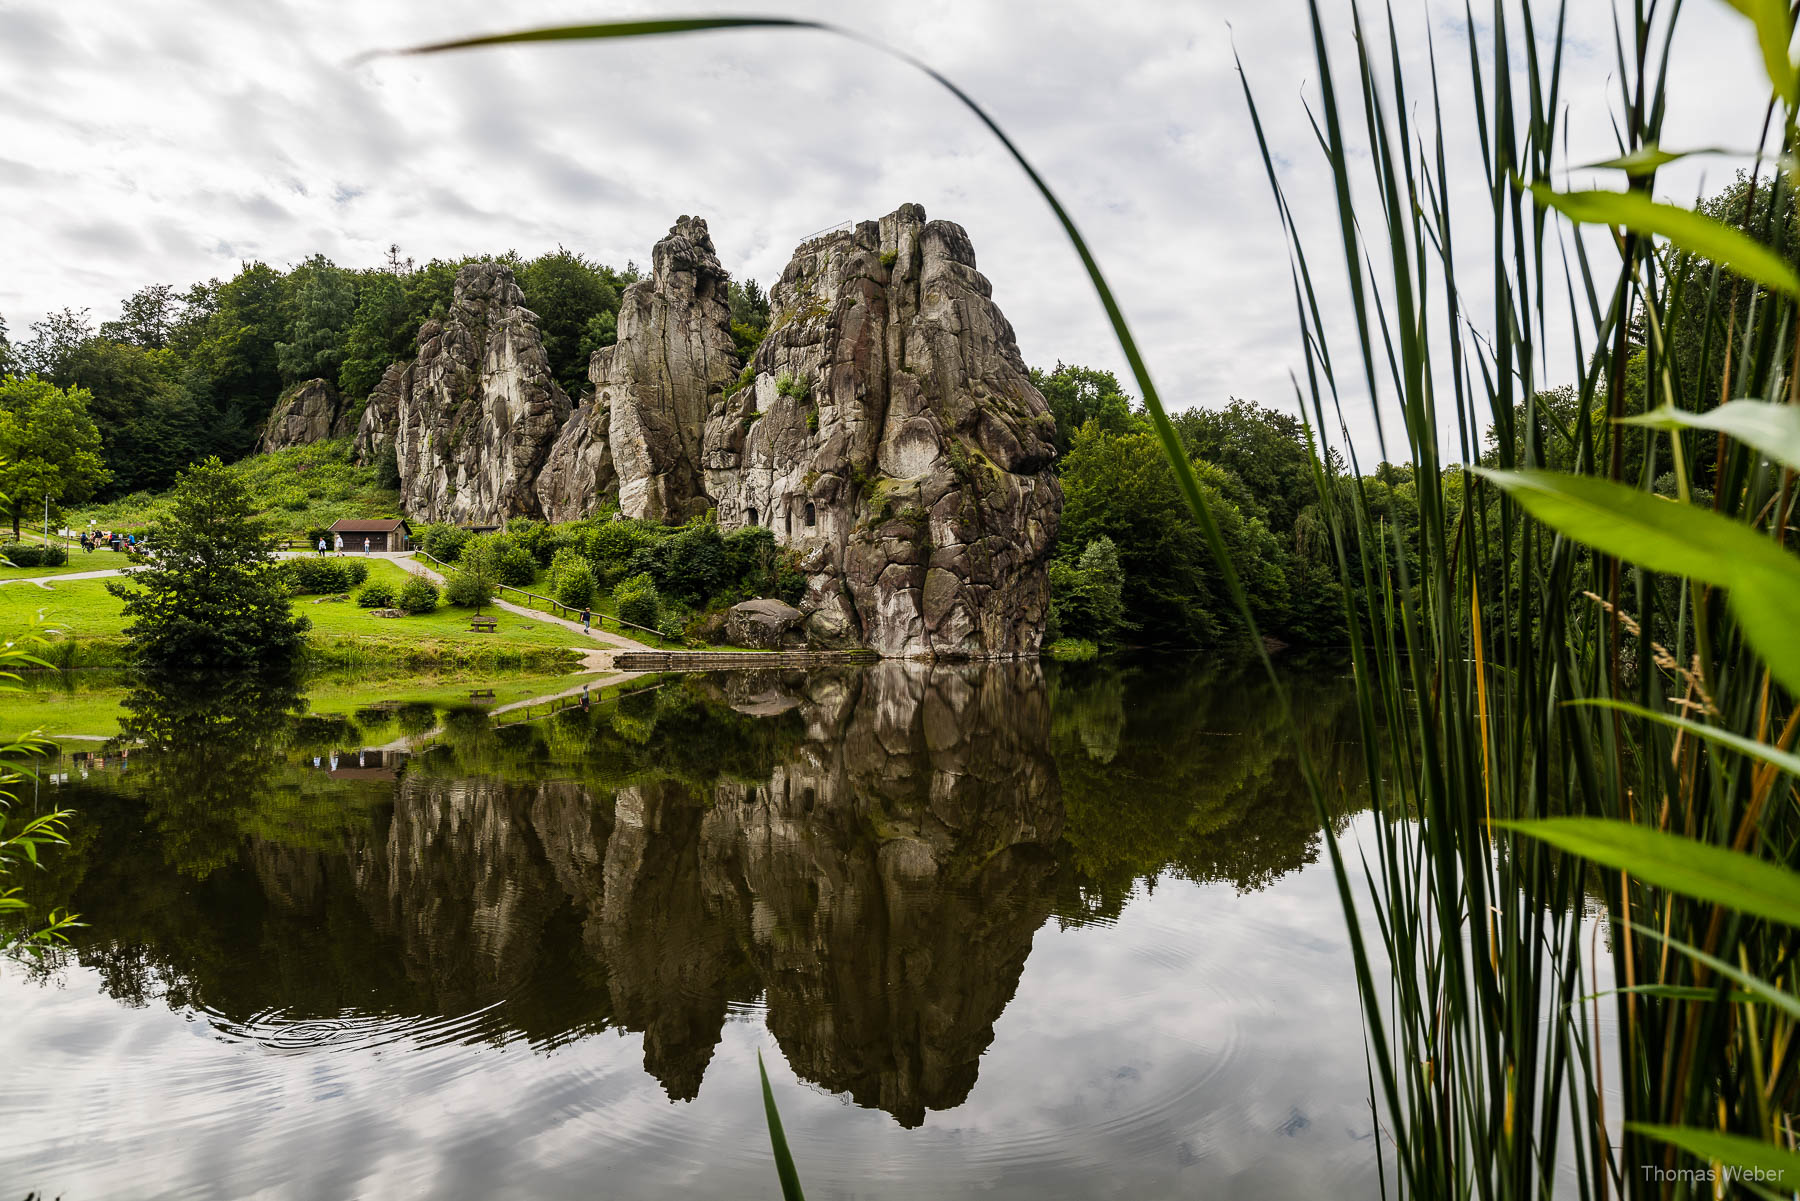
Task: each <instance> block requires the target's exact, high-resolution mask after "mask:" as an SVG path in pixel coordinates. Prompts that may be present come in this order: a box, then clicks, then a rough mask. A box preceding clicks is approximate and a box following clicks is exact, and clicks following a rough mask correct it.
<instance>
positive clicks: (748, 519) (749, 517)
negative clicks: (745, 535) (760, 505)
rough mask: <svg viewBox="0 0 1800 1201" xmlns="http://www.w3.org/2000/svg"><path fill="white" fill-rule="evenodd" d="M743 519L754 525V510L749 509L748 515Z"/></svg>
mask: <svg viewBox="0 0 1800 1201" xmlns="http://www.w3.org/2000/svg"><path fill="white" fill-rule="evenodd" d="M745 520H746V521H748V522H749V523H750V524H751V525H755V524H756V510H755V509H751V510H750V512H749V515H748V516H747V517H746V518H745Z"/></svg>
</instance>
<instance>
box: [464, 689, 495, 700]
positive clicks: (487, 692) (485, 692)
mask: <svg viewBox="0 0 1800 1201" xmlns="http://www.w3.org/2000/svg"><path fill="white" fill-rule="evenodd" d="M469 699H470V700H472V701H484V700H485V701H491V700H493V699H494V690H493V689H492V688H477V689H476V690H475V691H473V692H471V693H469Z"/></svg>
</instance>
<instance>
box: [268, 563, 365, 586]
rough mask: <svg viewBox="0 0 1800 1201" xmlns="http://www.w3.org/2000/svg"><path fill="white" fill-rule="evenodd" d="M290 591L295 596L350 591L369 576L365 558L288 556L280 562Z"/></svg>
mask: <svg viewBox="0 0 1800 1201" xmlns="http://www.w3.org/2000/svg"><path fill="white" fill-rule="evenodd" d="M281 573H282V575H284V576H285V577H287V581H288V590H289V591H290V592H293V593H295V594H296V595H308V594H316V595H329V594H331V593H335V592H348V591H350V590H351V589H352V588H355V587H356V586H357V585H358V584H360V583H362V582H363V581H364V580H365V579H367V578H368V576H369V564H368V563H367V562H366V561H365V560H362V559H347V558H346V559H314V558H310V557H309V558H299V559H289V560H287V561H286V562H284V563H283V564H282V565H281Z"/></svg>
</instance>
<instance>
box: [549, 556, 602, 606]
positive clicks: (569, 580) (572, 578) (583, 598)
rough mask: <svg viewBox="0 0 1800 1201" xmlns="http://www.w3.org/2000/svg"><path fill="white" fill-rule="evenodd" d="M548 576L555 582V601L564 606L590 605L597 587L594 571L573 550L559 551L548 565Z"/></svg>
mask: <svg viewBox="0 0 1800 1201" xmlns="http://www.w3.org/2000/svg"><path fill="white" fill-rule="evenodd" d="M550 576H551V578H552V579H553V580H554V581H555V587H556V599H557V600H559V601H561V602H562V603H563V604H565V605H575V606H577V607H579V606H581V605H591V604H593V603H594V593H595V591H596V590H597V586H596V585H595V583H594V569H593V568H591V567H589V566H588V561H587V560H586V559H584V558H582V557H581V552H580V551H577V550H575V549H573V548H568V549H564V550H559V551H557V552H556V557H555V558H554V559H553V560H551V563H550Z"/></svg>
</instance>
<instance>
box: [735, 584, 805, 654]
mask: <svg viewBox="0 0 1800 1201" xmlns="http://www.w3.org/2000/svg"><path fill="white" fill-rule="evenodd" d="M802 618H803V615H802V614H801V612H800V610H798V609H796V608H794V606H792V605H790V604H788V603H786V602H785V601H779V600H776V599H775V598H774V597H769V596H764V597H758V598H757V599H755V600H747V601H739V602H738V603H737V604H735V605H733V606H731V611H730V612H729V613H727V614H726V615H725V638H726V640H727V641H728V642H730V643H731V645H733V646H753V647H756V648H757V649H759V650H766V651H772V650H779V649H780V648H781V647H783V646H785V645H787V644H788V643H789V642H790V641H793V642H798V641H799V639H797V638H793V639H791V638H790V635H791V633H792V631H793V630H794V627H796V626H798V625H799V624H800V622H801V620H802Z"/></svg>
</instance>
